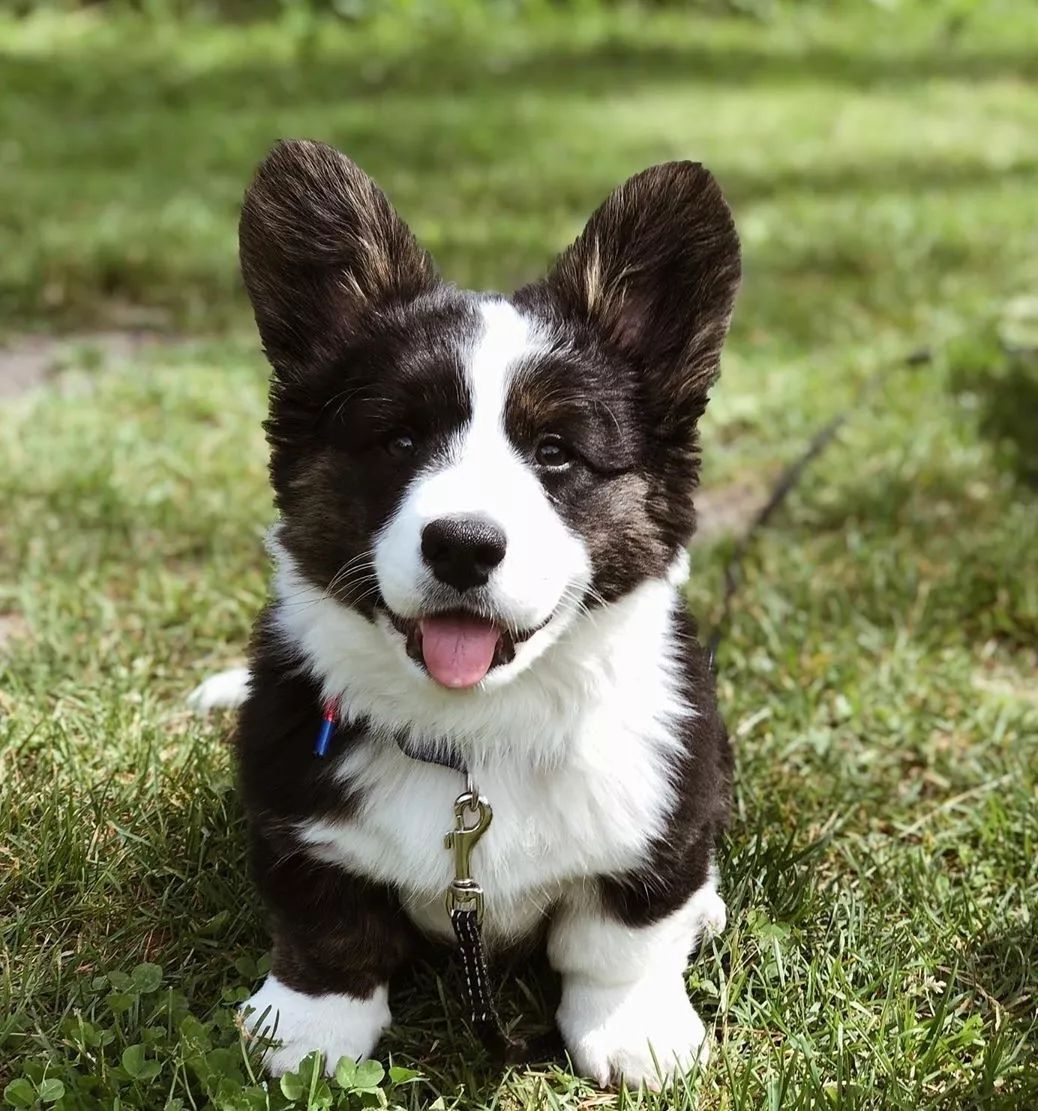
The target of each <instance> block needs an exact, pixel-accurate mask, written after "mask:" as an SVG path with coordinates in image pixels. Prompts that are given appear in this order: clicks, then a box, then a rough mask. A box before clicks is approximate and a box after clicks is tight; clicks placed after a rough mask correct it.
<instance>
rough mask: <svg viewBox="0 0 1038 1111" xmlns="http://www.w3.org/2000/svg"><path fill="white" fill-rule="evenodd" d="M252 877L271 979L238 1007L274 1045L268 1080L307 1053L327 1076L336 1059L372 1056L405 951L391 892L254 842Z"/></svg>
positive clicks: (404, 922) (407, 931) (407, 930)
mask: <svg viewBox="0 0 1038 1111" xmlns="http://www.w3.org/2000/svg"><path fill="white" fill-rule="evenodd" d="M254 853H255V856H256V867H255V871H256V878H257V881H258V883H259V887H260V889H261V891H262V893H263V896H264V898H265V900H266V902H267V906H268V908H269V909H270V911H271V918H272V923H271V924H272V927H273V935H274V951H273V957H272V963H271V971H270V975H269V976H268V977H267V979H266V981H265V982H264V983H263V986H262V987H261V988H260V989H259V991H257V992H256V993H255V995H253V996H252V998H251V999H249V1000H247V1001H246V1002H245V1003H244V1004H242V1009H241V1014H242V1020H243V1023H244V1027H245V1029H246V1030H248V1031H249V1032H250V1034H255V1035H262V1036H264V1037H265V1038H267V1039H269V1040H270V1041H271V1042H272V1043H273V1044H272V1045H271V1046H270V1048H268V1049H267V1050H266V1052H265V1054H264V1057H263V1063H264V1066H265V1068H266V1069H267V1070H268V1071H269V1072H270V1073H272V1074H273V1075H274V1076H280V1075H282V1074H283V1073H285V1072H287V1071H288V1070H290V1069H294V1068H295V1067H296V1066H297V1065H298V1064H299V1062H300V1060H301V1059H302V1058H303V1057H305V1056H306V1055H307V1054H308V1053H310V1052H312V1051H313V1050H315V1049H316V1050H320V1051H321V1053H323V1054H324V1067H325V1071H326V1072H328V1073H329V1074H331V1073H332V1072H334V1070H335V1066H336V1064H337V1063H338V1061H339V1060H340V1058H342V1057H352V1058H354V1059H360V1058H363V1057H369V1056H370V1055H371V1054H372V1052H373V1051H374V1049H375V1046H376V1044H377V1043H378V1039H379V1037H380V1036H381V1034H382V1031H383V1030H384V1029H385V1028H386V1026H388V1025H389V1022H390V1018H391V1016H390V1013H389V1002H388V986H387V985H388V980H389V977H390V975H391V974H392V973H393V972H394V971H395V970H396V969H397V968H398V967H399V966H400V964H401V963H402V962H403V961H404V960H405V959H406V957H407V956H408V955H409V953H410V952H411V943H412V928H411V926H410V924H409V921H408V919H407V917H406V915H404V914H403V912H402V911H401V910H400V906H399V903H398V901H397V900H396V898H395V896H394V895H393V894H392V893H391V892H390V891H389V889H388V888H385V887H382V886H380V885H378V884H374V883H369V882H368V881H366V880H364V879H362V878H360V877H357V876H352V875H350V874H348V873H347V872H345V871H343V870H342V869H340V868H338V867H336V866H333V865H330V864H322V863H320V862H317V861H313V860H308V859H306V858H305V857H303V856H302V853H301V852H300V851H299V850H298V849H297V850H296V851H295V852H288V853H286V851H285V849H284V846H275V845H271V844H269V843H267V842H265V841H264V839H263V838H261V837H257V838H256V839H255V843H254Z"/></svg>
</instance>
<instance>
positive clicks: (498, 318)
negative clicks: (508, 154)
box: [241, 142, 739, 688]
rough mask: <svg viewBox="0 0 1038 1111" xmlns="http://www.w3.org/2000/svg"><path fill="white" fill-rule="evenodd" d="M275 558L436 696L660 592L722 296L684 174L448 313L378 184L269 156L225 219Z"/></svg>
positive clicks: (679, 527)
mask: <svg viewBox="0 0 1038 1111" xmlns="http://www.w3.org/2000/svg"><path fill="white" fill-rule="evenodd" d="M241 261H242V270H243V273H244V276H245V282H246V286H247V287H248V291H249V295H250V297H251V299H252V303H253V307H254V309H255V312H256V320H257V323H258V325H259V330H260V334H261V336H262V338H263V343H264V347H265V349H266V352H267V355H268V357H269V359H270V362H271V365H272V366H273V377H272V386H271V401H270V419H269V421H268V423H267V426H266V427H267V432H268V435H269V439H270V444H271V475H272V479H273V485H274V490H275V496H276V501H277V505H278V508H279V510H280V512H281V515H282V526H281V531H280V540H281V543H282V544H283V545H284V546H285V548H286V549H287V550H288V552H289V553H290V554H291V556H292V559H293V561H294V562H295V564H296V565H297V567H298V569H299V571H300V572H301V573H302V574H303V575H304V576H305V577H306V578H307V579H308V580H310V581H311V582H312V583H313V584H314V585H316V586H317V587H318V588H320V589H321V590H323V591H324V592H325V593H326V594H327V595H329V596H331V597H332V598H333V599H335V600H336V601H338V602H339V603H341V604H342V605H345V606H348V607H351V608H353V609H355V610H357V611H359V612H360V613H362V614H363V615H365V616H366V617H367V618H368V619H369V620H371V621H372V622H373V623H375V624H376V625H379V626H381V628H382V629H383V630H384V633H385V635H386V636H388V637H391V638H397V639H398V640H399V642H400V646H401V650H402V651H401V659H405V656H404V653H405V652H406V659H407V660H409V662H407V663H406V664H405V666H408V667H417V668H421V669H424V670H425V671H426V672H427V673H428V675H429V676H430V677H431V678H432V679H434V680H436V681H437V682H438V683H440V684H441V685H442V686H446V687H456V688H468V687H473V686H475V685H477V684H481V685H486V684H489V685H496V684H497V683H503V682H507V681H508V680H509V679H510V678H511V677H512V676H514V675H515V674H517V673H518V672H519V671H521V670H523V669H524V668H525V667H527V666H529V664H530V663H531V662H532V661H533V660H534V659H536V658H537V657H538V656H539V655H541V654H542V653H543V652H544V650H545V648H547V646H548V645H550V644H551V642H552V641H553V640H554V639H555V638H556V637H557V636H558V635H559V633H560V632H561V630H562V629H564V628H565V626H566V625H567V624H568V623H569V622H571V621H572V620H573V619H574V617H575V615H577V614H579V613H580V612H581V611H584V610H586V609H588V608H593V607H596V606H600V605H608V604H609V603H610V602H613V601H615V600H616V599H618V598H620V597H621V596H623V595H624V594H626V593H627V592H629V591H630V590H631V589H632V588H633V587H635V586H636V585H637V584H638V583H640V582H642V581H643V580H645V579H647V578H650V577H659V576H663V575H665V574H666V573H667V570H668V568H669V567H670V566H671V565H672V563H673V562H674V560H675V559H676V558H677V557H678V556H679V555H680V553H681V552H682V550H683V548H684V546H685V545H686V543H687V542H688V540H689V538H690V536H691V534H692V531H693V528H694V523H695V517H694V510H693V505H692V492H693V489H694V487H695V484H696V478H697V471H698V446H697V433H696V424H697V421H698V419H699V417H700V416H701V415H702V413H703V410H704V408H705V406H706V403H707V394H708V391H709V389H710V387H711V385H712V384H713V382H714V380H715V378H716V376H717V373H718V362H719V357H720V351H721V345H722V343H723V341H724V337H725V334H726V331H727V327H728V320H729V316H730V314H731V309H732V302H733V299H734V296H735V291H736V287H737V285H738V280H739V245H738V238H737V236H736V232H735V228H734V226H733V224H732V219H731V215H730V213H729V211H728V208H727V206H726V204H725V202H724V199H723V198H722V196H721V192H720V190H719V189H718V187H717V184H716V183H715V181H714V179H713V178H712V177H711V175H710V174H709V173H708V172H707V171H706V170H705V169H703V167H702V166H699V165H696V164H693V163H689V162H675V163H668V164H666V165H661V166H656V167H653V168H652V169H649V170H646V171H645V172H644V173H641V174H638V175H636V176H635V177H633V178H631V179H630V180H629V181H628V182H626V184H624V185H622V186H621V187H620V188H619V189H617V190H616V191H615V192H614V193H613V194H612V195H611V196H610V197H609V198H608V199H607V200H606V202H605V203H604V204H603V205H602V206H601V207H600V208H599V209H598V211H597V212H595V214H594V215H593V216H592V217H591V219H590V221H589V222H588V225H587V227H586V228H585V229H584V232H583V233H582V235H581V236H580V238H579V239H577V241H576V242H575V243H574V244H573V245H572V246H570V247H569V248H568V249H567V250H566V251H564V252H563V254H562V255H561V256H560V257H559V259H558V260H557V261H556V263H555V265H554V267H553V268H552V270H551V272H550V273H549V275H548V276H547V277H546V278H545V279H544V280H543V281H540V282H537V283H535V284H533V285H529V286H526V287H525V288H523V289H520V290H519V291H518V292H517V293H516V294H515V295H514V296H512V297H511V298H504V297H497V296H486V295H479V294H472V293H465V292H459V291H458V290H456V289H454V288H453V287H451V286H449V285H447V284H445V283H444V282H443V281H441V280H440V279H439V277H438V276H437V275H436V272H435V270H434V268H433V265H432V263H431V261H430V259H429V257H428V255H426V253H425V252H424V251H423V250H422V249H421V248H420V247H419V246H418V244H417V243H416V241H415V239H414V236H413V235H412V234H411V232H410V230H409V229H408V228H407V226H406V225H405V224H404V223H403V221H402V220H401V219H400V217H399V216H398V215H397V214H396V212H395V211H394V209H393V207H392V205H391V204H390V203H389V201H388V200H387V199H386V197H385V195H384V194H383V193H382V192H381V191H380V190H379V188H378V187H377V186H376V185H375V184H374V182H372V181H371V179H370V178H368V177H367V176H366V175H365V174H364V173H363V172H362V171H361V170H360V169H358V168H357V166H355V165H354V164H353V163H352V162H351V161H350V160H349V159H347V158H346V157H344V156H343V155H341V154H339V153H338V152H337V151H335V150H332V149H331V148H330V147H327V146H323V145H321V144H319V143H313V142H286V143H281V144H280V145H278V146H277V147H276V148H275V149H274V151H273V152H272V153H271V154H270V156H269V157H268V158H267V159H266V161H265V162H264V163H263V164H262V166H261V167H260V169H259V171H258V173H257V176H256V179H255V181H254V182H253V184H252V186H251V187H250V189H249V191H248V193H247V195H246V198H245V205H244V208H243V211H242V218H241Z"/></svg>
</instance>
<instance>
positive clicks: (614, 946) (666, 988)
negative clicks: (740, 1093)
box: [548, 878, 725, 1088]
mask: <svg viewBox="0 0 1038 1111" xmlns="http://www.w3.org/2000/svg"><path fill="white" fill-rule="evenodd" d="M724 920H725V907H724V903H723V902H722V901H721V898H720V896H719V895H718V894H717V890H716V887H715V884H714V881H713V879H712V878H711V879H709V880H708V881H707V882H706V883H705V884H703V886H702V887H700V888H699V889H698V890H697V891H696V892H695V893H694V894H693V895H692V896H691V898H690V899H689V900H688V901H687V902H686V903H685V904H684V905H683V906H681V907H679V908H678V909H677V910H676V911H674V912H672V913H671V914H669V915H667V916H665V917H663V918H660V919H659V920H657V921H653V922H651V923H649V924H645V925H634V926H632V925H629V924H627V923H625V922H623V921H621V920H620V919H619V918H617V917H616V916H615V915H614V914H613V913H612V912H611V911H610V910H608V909H607V908H606V906H605V903H604V901H603V900H602V899H600V898H599V897H598V895H597V894H594V893H591V892H590V891H581V892H580V893H579V894H576V895H574V897H573V898H572V899H569V900H566V901H565V902H564V903H563V905H562V907H561V908H560V911H559V913H558V915H557V917H556V920H555V922H554V924H553V926H552V932H551V936H550V939H549V944H548V955H549V958H550V960H551V963H552V965H553V967H554V968H555V969H556V970H557V971H558V972H560V973H561V974H562V1002H561V1003H560V1005H559V1010H558V1016H557V1017H558V1023H559V1029H560V1031H561V1032H562V1036H563V1038H564V1039H565V1042H566V1046H567V1048H568V1049H569V1052H570V1056H571V1057H572V1059H573V1064H574V1066H575V1067H576V1069H577V1070H578V1071H579V1072H581V1073H583V1074H585V1075H587V1076H590V1077H592V1078H593V1079H594V1080H595V1081H597V1083H599V1084H600V1085H602V1086H606V1085H608V1084H610V1083H613V1084H618V1083H619V1082H620V1081H621V1080H623V1081H625V1082H626V1083H627V1084H628V1086H630V1087H634V1088H637V1087H638V1086H639V1085H641V1084H644V1085H646V1086H647V1087H649V1088H659V1087H660V1086H662V1085H665V1084H666V1083H667V1082H668V1081H672V1080H674V1079H675V1078H676V1077H677V1076H678V1075H681V1074H683V1073H685V1072H687V1071H688V1070H689V1069H690V1068H691V1067H692V1066H693V1065H695V1064H697V1063H698V1064H701V1065H702V1064H705V1063H706V1059H707V1056H708V1053H709V1048H708V1045H707V1042H706V1031H705V1030H704V1028H703V1023H702V1021H701V1020H700V1018H699V1015H698V1014H696V1011H695V1009H694V1008H693V1006H692V1004H691V1003H690V1002H689V999H688V994H687V992H686V989H685V966H686V963H687V960H688V955H689V953H690V952H691V951H692V949H693V948H695V946H696V945H697V943H698V941H699V939H700V937H701V936H702V935H703V934H704V933H707V932H711V933H714V932H718V931H720V930H721V929H723V928H724Z"/></svg>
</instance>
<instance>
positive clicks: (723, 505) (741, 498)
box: [693, 479, 768, 543]
mask: <svg viewBox="0 0 1038 1111" xmlns="http://www.w3.org/2000/svg"><path fill="white" fill-rule="evenodd" d="M767 500H768V490H767V488H766V487H762V486H759V485H758V484H757V483H755V482H749V481H747V480H745V479H741V480H739V481H738V482H730V483H728V485H727V486H716V487H714V488H713V489H709V488H707V489H701V490H699V491H698V493H697V494H696V517H697V519H698V522H699V525H698V527H697V529H696V534H695V536H694V537H693V543H695V541H697V540H699V541H702V540H713V539H714V538H715V537H718V536H741V535H742V534H743V533H745V532H746V530H747V529H748V528H749V527H750V525H751V523H752V522H753V519H754V517H756V516H757V514H758V513H759V512H760V511H761V509H763V508H764V503H765V502H766V501H767Z"/></svg>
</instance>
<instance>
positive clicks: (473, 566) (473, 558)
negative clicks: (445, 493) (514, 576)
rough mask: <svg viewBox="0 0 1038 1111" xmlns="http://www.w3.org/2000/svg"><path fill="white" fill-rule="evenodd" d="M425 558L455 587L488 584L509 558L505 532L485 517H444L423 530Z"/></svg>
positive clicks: (431, 567) (441, 577)
mask: <svg viewBox="0 0 1038 1111" xmlns="http://www.w3.org/2000/svg"><path fill="white" fill-rule="evenodd" d="M422 558H423V559H424V560H425V562H426V563H427V564H428V565H429V567H430V569H431V570H432V573H433V574H434V575H435V576H436V577H437V578H438V579H439V580H440V582H444V583H447V584H448V585H450V586H453V587H454V588H455V590H462V591H464V590H470V589H471V588H472V587H474V586H485V585H486V581H487V579H489V578H490V572H491V571H493V570H494V568H495V567H496V566H497V565H498V564H499V563H500V562H501V560H503V559H504V558H505V534H504V533H503V532H502V531H501V530H500V529H499V528H498V527H497V526H496V525H492V524H491V523H490V522H489V521H487V520H485V519H484V518H482V517H440V518H438V519H437V520H435V521H430V522H429V523H428V524H427V525H426V526H425V528H423V529H422Z"/></svg>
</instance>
